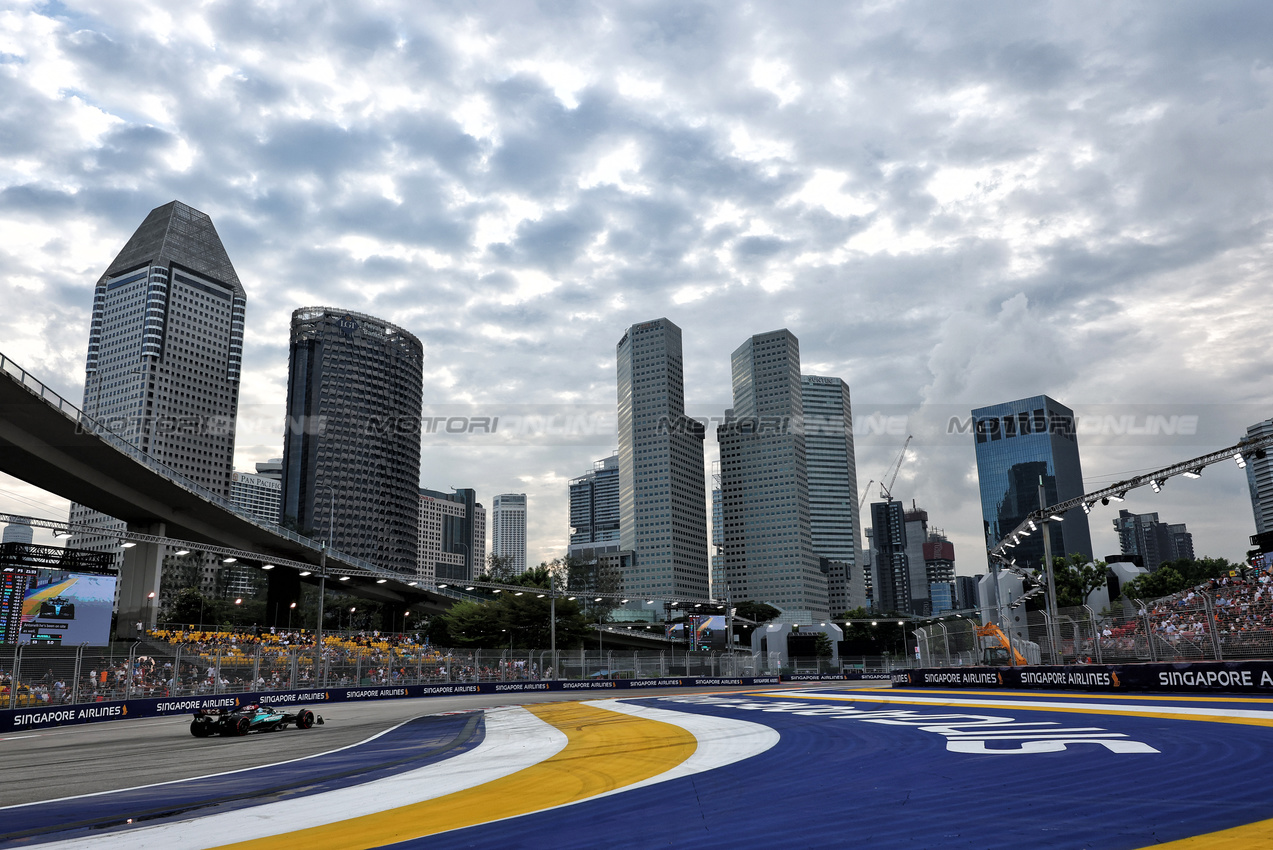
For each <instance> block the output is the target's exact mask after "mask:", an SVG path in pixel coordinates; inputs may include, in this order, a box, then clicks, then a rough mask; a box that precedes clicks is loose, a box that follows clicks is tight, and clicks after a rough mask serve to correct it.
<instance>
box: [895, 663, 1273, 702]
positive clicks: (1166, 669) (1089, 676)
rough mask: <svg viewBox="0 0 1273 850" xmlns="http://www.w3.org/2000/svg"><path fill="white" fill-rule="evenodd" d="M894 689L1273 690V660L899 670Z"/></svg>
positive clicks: (1217, 691)
mask: <svg viewBox="0 0 1273 850" xmlns="http://www.w3.org/2000/svg"><path fill="white" fill-rule="evenodd" d="M891 679H892V683H893V687H903V688H1002V689H1005V690H1012V689H1030V690H1071V691H1073V690H1078V691H1104V692H1110V693H1140V692H1145V691H1157V692H1163V693H1244V694H1273V661H1221V662H1204V663H1196V662H1195V663H1188V662H1180V663H1175V664H1067V665H1057V666H1030V667H953V668H952V667H936V668H917V669H912V670H896V671H894V672H893V673H892V674H891Z"/></svg>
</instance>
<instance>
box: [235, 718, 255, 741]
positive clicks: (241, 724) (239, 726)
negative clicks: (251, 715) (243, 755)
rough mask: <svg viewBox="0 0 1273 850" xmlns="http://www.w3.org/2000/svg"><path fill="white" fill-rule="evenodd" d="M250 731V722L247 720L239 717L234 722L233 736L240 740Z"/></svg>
mask: <svg viewBox="0 0 1273 850" xmlns="http://www.w3.org/2000/svg"><path fill="white" fill-rule="evenodd" d="M250 731H252V721H251V720H248V719H247V718H246V717H240V718H239V719H238V720H236V721H234V733H233V734H234V735H235V736H237V737H239V738H242V737H243V736H244V735H246V734H247V733H248V732H250Z"/></svg>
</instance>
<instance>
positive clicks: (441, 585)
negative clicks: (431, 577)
mask: <svg viewBox="0 0 1273 850" xmlns="http://www.w3.org/2000/svg"><path fill="white" fill-rule="evenodd" d="M443 587H447V585H445V584H439V585H438V588H439V589H441V588H443ZM472 589H473V588H471V587H470V588H469V590H472Z"/></svg>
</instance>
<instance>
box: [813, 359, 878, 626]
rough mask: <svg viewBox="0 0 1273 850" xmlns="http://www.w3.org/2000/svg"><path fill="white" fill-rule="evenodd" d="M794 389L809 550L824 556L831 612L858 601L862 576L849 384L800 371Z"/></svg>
mask: <svg viewBox="0 0 1273 850" xmlns="http://www.w3.org/2000/svg"><path fill="white" fill-rule="evenodd" d="M800 392H801V400H802V402H803V405H804V432H805V463H806V465H807V467H808V475H809V534H810V537H811V538H812V540H813V551H814V553H815V554H817V555H818V557H820V558H826V559H827V560H828V561H829V562H830V563H829V565H828V568H829V572H828V573H827V598H828V602H829V604H830V607H831V613H832V614H838V613H840V612H843V611H847V610H849V609H850V608H856V607H858V606H860V605H862V604H863V602H864V598H863V596H864V591H863V589H862V588H859V585H861V584H862V583H863V582H862V565H861V563H859V559H858V552H859V550H860V546H861V538H860V535H859V532H858V527H859V517H858V496H857V489H858V476H857V461H856V459H855V458H854V453H853V408H852V405H851V404H850V403H849V385H848V384H846V383H845V382H844V381H843V380H842V379H840V378H828V377H822V376H819V375H802V376H801V377H800ZM853 588H859V589H858V590H856V592H855V591H854V590H853Z"/></svg>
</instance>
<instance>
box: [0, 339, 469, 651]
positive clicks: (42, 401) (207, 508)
mask: <svg viewBox="0 0 1273 850" xmlns="http://www.w3.org/2000/svg"><path fill="white" fill-rule="evenodd" d="M0 471H2V472H5V473H7V474H9V475H12V476H14V477H15V478H19V479H21V480H23V481H26V482H28V483H30V484H33V485H34V486H36V487H39V488H40V489H42V490H47V491H49V492H51V493H56V494H57V495H59V496H61V497H62V498H64V499H68V500H70V501H72V502H75V503H78V504H81V505H84V506H86V507H89V508H92V509H93V510H95V511H100V512H101V513H103V514H106V515H107V516H111V517H115V518H116V519H119V520H123V521H124V522H126V523H127V524H128V528H129V530H130V531H132V532H136V533H137V534H138V535H139V538H138V539H141V540H142V541H143V542H141V543H139V544H138V545H137V546H134V547H132V548H129V549H127V550H125V558H124V567H123V573H122V575H121V584H120V608H119V619H118V622H119V624H120V632H121V634H122V633H124V632H126V631H127V630H128V627H129V625H130V624H131V623H132V622H134V621H135V620H143V619H146V618H147V617H149V618H151V619H152V621H153V617H154V611H153V608H154V606H147V605H146V599H147V594H149V593H150V592H152V591H153V592H157V591H158V590H159V584H158V583H159V566H160V564H161V563H162V560H163V557H164V554H165V552H166V550H167V549H168V548H170V547H169V546H167V545H165V544H163V543H157V542H153V540H149V539H148V538H154V539H159V538H173V539H176V540H180V541H188V542H191V543H195V544H203V545H204V546H206V547H221V548H225V549H231V550H241V551H243V552H245V553H253V554H256V555H258V556H259V557H260V559H261V560H266V559H269V560H271V561H275V560H283V561H290V562H293V565H291V566H280V567H279V568H278V569H276V570H274V571H273V572H272V573H271V575H270V581H271V595H272V596H273V595H276V594H286V593H287V592H288V590H289V589H291V588H289V587H288V586H289V585H290V586H292V587H295V586H299V582H300V581H301V580H302V579H301V576H300V573H301V572H302V571H305V570H303V569H302V567H304V566H309V567H310V569H309V570H308V571H309V572H311V573H312V575H311V576H309V577H308V578H307V580H308V581H310V582H317V580H318V578H319V573H320V570H319V567H320V565H321V564H324V563H325V565H326V570H327V574H328V577H329V578H336V577H340V576H348V579H346V580H345V581H343V582H342V583H341V585H340V589H341V590H342V591H345V592H350V593H355V594H357V595H360V596H365V597H366V598H369V599H376V600H379V601H384V602H395V603H404V604H420V603H423V604H425V605H426V606H428V607H433V608H435V609H437V610H442V609H444V608H446V607H448V606H449V605H450V604H452V602H453V601H454V599H453V598H451V594H442V593H439V592H437V591H436V590H435V589H431V588H424V587H421V586H418V585H413V584H411V583H410V581H409V580H408V579H405V578H404V577H402V576H401V575H399V574H398V573H394V572H390V571H387V570H383V569H380V568H378V567H376V566H374V565H372V564H369V563H367V562H365V561H361V560H359V559H357V558H353V557H351V556H348V555H344V554H342V553H340V552H337V551H332V550H329V551H327V552H326V553H325V558H324V552H323V546H322V545H321V544H320V543H318V542H316V541H314V540H310V539H308V538H305V537H302V536H300V535H298V534H295V533H294V532H291V531H289V530H287V529H284V528H281V527H280V526H276V525H266V524H262V523H260V522H257V521H255V520H253V519H251V518H249V517H247V516H245V515H243V514H241V513H239V512H237V511H236V510H235V508H234V506H233V505H231V504H230V503H229V502H228V501H227V500H225V499H223V498H220V497H219V496H217V495H216V494H214V493H212V492H210V491H208V490H206V489H204V488H203V487H200V486H199V485H198V484H195V483H194V482H192V481H189V480H188V479H186V478H184V477H183V476H181V475H180V474H178V473H177V472H175V471H173V470H171V469H169V468H167V467H165V466H164V465H162V464H160V463H159V462H157V461H156V460H154V459H153V458H151V457H149V456H148V455H146V454H145V453H143V452H142V451H140V450H139V449H137V448H136V447H134V446H132V445H131V444H130V443H128V442H127V441H126V440H125V439H123V438H122V437H120V436H118V435H117V434H115V433H113V432H112V431H110V430H109V429H107V428H106V427H105V426H103V425H101V424H100V423H97V422H95V421H94V420H92V419H91V418H89V417H87V416H86V415H85V414H83V413H82V412H81V411H80V410H79V409H78V408H76V407H75V406H74V405H73V404H71V403H70V402H68V401H67V400H66V399H64V398H62V397H61V396H60V395H58V394H57V393H56V392H54V391H53V390H51V389H50V388H49V387H47V386H45V385H44V384H43V383H42V382H41V381H40V380H39V379H38V378H36V377H35V376H34V375H32V374H31V373H29V372H27V371H26V370H24V369H22V368H21V367H20V366H18V365H17V364H15V363H14V362H13V361H12V360H9V359H8V358H6V357H5V356H4V355H3V354H0ZM271 601H273V600H271ZM267 607H268V609H269V610H280V611H285V610H287V606H286V605H282V606H273V605H271V606H267Z"/></svg>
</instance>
